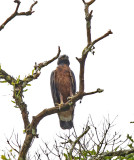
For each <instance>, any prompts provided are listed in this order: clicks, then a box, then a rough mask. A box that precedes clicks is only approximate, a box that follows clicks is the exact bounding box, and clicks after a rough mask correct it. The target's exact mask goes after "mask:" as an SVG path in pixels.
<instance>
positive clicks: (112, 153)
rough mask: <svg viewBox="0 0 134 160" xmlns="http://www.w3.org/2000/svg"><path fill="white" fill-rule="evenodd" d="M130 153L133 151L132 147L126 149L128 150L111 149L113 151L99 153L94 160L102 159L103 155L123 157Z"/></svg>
mask: <svg viewBox="0 0 134 160" xmlns="http://www.w3.org/2000/svg"><path fill="white" fill-rule="evenodd" d="M131 153H134V148H132V149H128V150H119V151H115V152H114V151H113V152H105V153H102V155H100V157H99V158H97V159H96V160H103V159H104V157H107V156H110V157H115V156H123V157H125V156H126V155H129V154H131Z"/></svg>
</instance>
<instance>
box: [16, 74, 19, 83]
mask: <svg viewBox="0 0 134 160" xmlns="http://www.w3.org/2000/svg"><path fill="white" fill-rule="evenodd" d="M19 81H20V75H19V76H18V78H17V81H16V84H18V83H19Z"/></svg>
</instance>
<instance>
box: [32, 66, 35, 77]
mask: <svg viewBox="0 0 134 160" xmlns="http://www.w3.org/2000/svg"><path fill="white" fill-rule="evenodd" d="M34 71H35V68H34V69H33V70H32V76H33V74H34Z"/></svg>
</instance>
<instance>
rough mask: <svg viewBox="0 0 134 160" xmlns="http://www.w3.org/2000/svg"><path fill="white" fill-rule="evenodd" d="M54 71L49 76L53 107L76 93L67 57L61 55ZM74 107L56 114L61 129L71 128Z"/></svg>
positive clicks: (73, 76)
mask: <svg viewBox="0 0 134 160" xmlns="http://www.w3.org/2000/svg"><path fill="white" fill-rule="evenodd" d="M57 65H58V66H57V68H56V70H54V71H52V73H51V76H50V86H51V93H52V98H53V101H54V105H55V106H56V105H57V104H64V103H66V102H67V101H68V98H69V97H72V96H73V95H74V94H75V92H76V80H75V75H74V73H73V71H72V70H71V69H70V67H69V65H70V62H69V57H68V56H67V55H61V56H60V57H59V58H58V61H57ZM74 108H75V105H73V106H71V107H70V109H69V110H67V111H63V112H60V113H58V117H59V121H60V127H61V128H62V129H71V128H72V127H73V117H74Z"/></svg>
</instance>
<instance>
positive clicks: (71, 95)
mask: <svg viewBox="0 0 134 160" xmlns="http://www.w3.org/2000/svg"><path fill="white" fill-rule="evenodd" d="M72 97H73V92H72V90H71V89H70V96H69V97H67V100H71V99H72Z"/></svg>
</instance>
